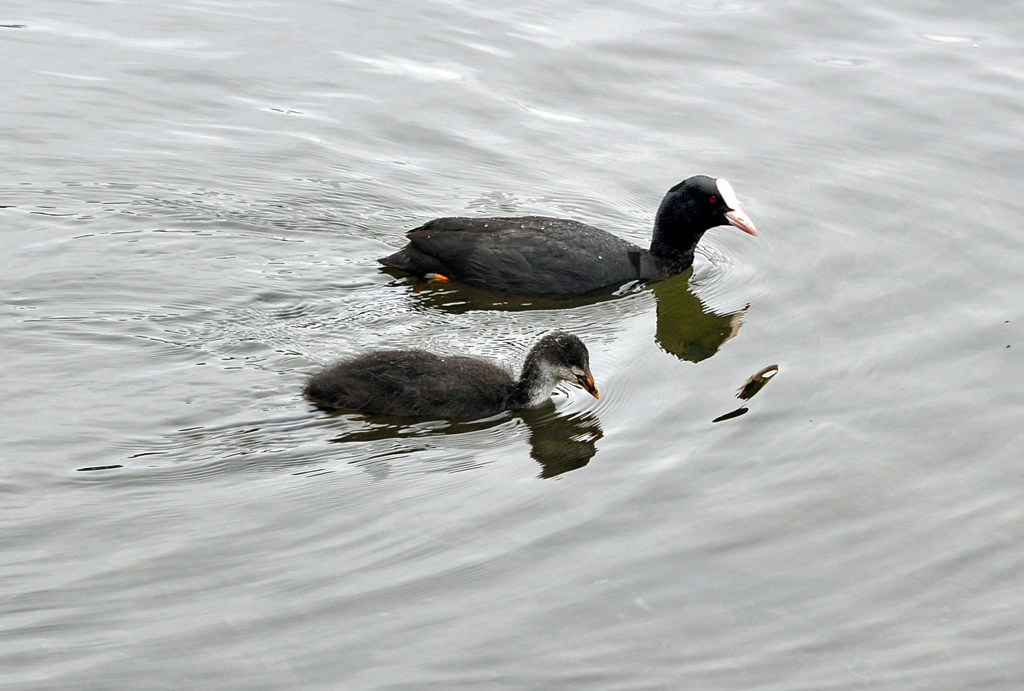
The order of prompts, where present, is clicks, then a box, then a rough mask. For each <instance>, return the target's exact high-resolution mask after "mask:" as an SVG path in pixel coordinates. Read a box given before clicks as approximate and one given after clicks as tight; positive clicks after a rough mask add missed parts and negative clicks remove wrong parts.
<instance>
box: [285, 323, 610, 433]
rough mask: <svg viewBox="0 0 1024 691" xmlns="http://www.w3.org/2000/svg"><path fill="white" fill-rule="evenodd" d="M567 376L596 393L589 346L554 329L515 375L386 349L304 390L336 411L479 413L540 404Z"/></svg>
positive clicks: (329, 372) (327, 373) (326, 373)
mask: <svg viewBox="0 0 1024 691" xmlns="http://www.w3.org/2000/svg"><path fill="white" fill-rule="evenodd" d="M562 381H568V382H572V383H575V384H579V385H580V386H582V387H583V388H584V389H585V390H586V391H587V392H589V393H590V394H591V395H592V396H593V397H594V398H597V397H598V394H597V387H596V386H595V385H594V378H593V377H592V376H591V375H590V354H589V353H588V352H587V347H586V346H585V345H583V341H581V340H580V339H579V338H577V337H576V336H573V335H572V334H569V333H565V332H564V331H555V332H553V333H550V334H548V335H546V336H544V337H543V338H541V339H540V340H539V341H537V343H536V344H535V345H534V346H533V348H531V349H530V352H529V353H527V354H526V360H525V362H524V363H523V371H522V374H520V375H519V379H518V380H517V379H516V378H515V377H514V376H513V375H512V373H511V372H509V371H508V370H506V369H504V368H502V367H499V366H497V365H494V364H492V363H490V362H487V361H486V360H481V359H479V358H473V357H465V356H444V355H435V354H433V353H428V352H426V351H423V350H383V351H379V352H375V353H368V354H366V355H361V356H359V357H357V358H354V359H351V360H342V361H341V362H338V363H336V364H334V365H332V366H330V367H328V368H327V369H325V370H323V371H322V372H320V373H319V374H316V375H314V376H313V378H312V379H310V381H309V384H307V385H306V390H305V393H306V396H308V397H309V398H311V399H313V400H315V401H317V402H318V403H320V404H321V405H323V406H324V407H327V408H334V409H338V410H352V411H359V412H363V413H368V414H375V415H393V416H398V417H451V418H476V417H486V416H488V415H493V414H495V413H498V412H501V411H503V410H517V409H519V408H528V407H531V406H535V405H540V404H541V403H543V402H544V401H546V400H548V398H549V397H550V396H551V392H552V391H553V390H554V388H555V386H557V385H558V383H559V382H562Z"/></svg>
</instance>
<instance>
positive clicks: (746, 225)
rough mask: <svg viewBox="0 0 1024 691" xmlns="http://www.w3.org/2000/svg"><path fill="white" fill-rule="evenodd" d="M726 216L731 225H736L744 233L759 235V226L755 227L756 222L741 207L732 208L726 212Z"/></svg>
mask: <svg viewBox="0 0 1024 691" xmlns="http://www.w3.org/2000/svg"><path fill="white" fill-rule="evenodd" d="M725 217H726V219H728V221H729V225H734V226H736V227H737V228H739V229H740V230H742V231H743V232H744V233H750V234H751V235H757V228H755V227H754V222H753V221H751V220H750V217H749V216H747V215H746V214H745V213H743V211H741V210H740V209H730V210H729V211H726V212H725Z"/></svg>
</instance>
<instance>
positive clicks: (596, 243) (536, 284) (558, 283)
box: [381, 216, 645, 294]
mask: <svg viewBox="0 0 1024 691" xmlns="http://www.w3.org/2000/svg"><path fill="white" fill-rule="evenodd" d="M407 237H408V238H409V245H408V246H407V247H406V248H405V249H403V250H402V251H401V252H398V253H396V254H394V255H392V256H391V257H387V258H386V259H383V260H381V261H382V262H383V263H384V264H386V265H388V266H394V267H395V268H400V269H403V270H405V271H409V272H410V273H413V274H417V275H423V274H425V273H431V272H434V273H440V274H443V275H445V276H447V277H448V278H451V279H453V280H456V281H460V282H462V283H467V284H469V285H472V286H477V287H480V288H490V289H493V290H503V291H508V292H515V293H537V294H540V293H561V294H569V293H586V292H588V291H591V290H596V289H598V288H603V287H605V286H609V285H613V284H620V283H624V282H626V281H630V280H635V279H636V278H638V277H639V257H640V255H641V254H645V252H644V251H643V250H641V249H640V248H639V247H637V246H636V245H633V244H631V243H629V242H626V241H625V240H622V239H621V238H618V237H616V236H614V235H612V234H611V233H606V232H605V231H603V230H600V229H598V228H594V227H593V226H588V225H586V224H583V223H578V222H576V221H567V220H563V219H558V218H546V217H543V216H523V217H514V218H440V219H437V220H434V221H431V222H429V223H427V224H425V225H423V226H420V227H419V228H416V229H415V230H412V231H410V232H409V233H408V234H407Z"/></svg>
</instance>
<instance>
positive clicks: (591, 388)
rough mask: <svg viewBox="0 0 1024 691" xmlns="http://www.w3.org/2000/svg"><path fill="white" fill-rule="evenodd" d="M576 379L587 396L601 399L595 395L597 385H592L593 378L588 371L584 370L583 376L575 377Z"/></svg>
mask: <svg viewBox="0 0 1024 691" xmlns="http://www.w3.org/2000/svg"><path fill="white" fill-rule="evenodd" d="M576 379H577V381H579V383H580V386H582V387H583V389H584V390H585V391H586V392H587V393H588V394H590V395H591V396H593V397H594V398H601V396H600V395H599V394H598V393H597V384H595V383H594V377H593V376H592V375H591V374H590V370H585V371H584V372H583V376H579V377H576Z"/></svg>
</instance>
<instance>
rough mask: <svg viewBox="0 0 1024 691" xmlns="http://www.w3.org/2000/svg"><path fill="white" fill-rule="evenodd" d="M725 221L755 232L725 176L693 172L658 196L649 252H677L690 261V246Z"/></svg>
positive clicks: (656, 253) (745, 230)
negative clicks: (661, 196) (690, 176)
mask: <svg viewBox="0 0 1024 691" xmlns="http://www.w3.org/2000/svg"><path fill="white" fill-rule="evenodd" d="M725 225H732V226H736V227H737V228H739V229H740V230H742V231H743V232H745V233H749V234H750V235H757V229H755V228H754V224H753V222H752V221H751V220H750V218H748V217H747V215H746V214H745V213H743V210H742V209H740V204H739V202H738V201H737V200H736V193H735V192H734V191H733V189H732V185H730V184H729V181H728V180H726V179H725V178H717V179H716V178H713V177H709V176H707V175H694V176H693V177H692V178H687V179H686V180H683V181H682V182H680V183H679V184H678V185H676V186H675V187H673V188H672V189H670V190H669V191H668V193H667V194H665V198H664V199H662V200H661V206H660V207H659V208H658V215H657V217H656V218H655V220H654V239H653V240H652V241H651V252H652V253H653V254H655V255H659V256H663V255H666V254H669V255H671V254H676V253H681V254H683V255H688V256H689V259H690V261H692V259H693V256H692V255H693V248H694V247H696V246H697V241H698V240H700V238H701V236H702V235H704V233H705V232H707V230H708V229H710V228H714V227H715V226H725Z"/></svg>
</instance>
